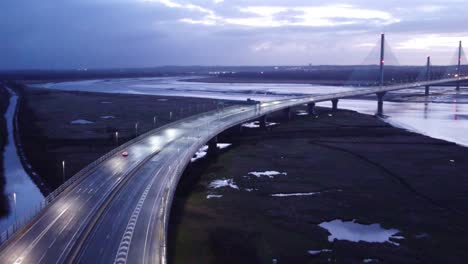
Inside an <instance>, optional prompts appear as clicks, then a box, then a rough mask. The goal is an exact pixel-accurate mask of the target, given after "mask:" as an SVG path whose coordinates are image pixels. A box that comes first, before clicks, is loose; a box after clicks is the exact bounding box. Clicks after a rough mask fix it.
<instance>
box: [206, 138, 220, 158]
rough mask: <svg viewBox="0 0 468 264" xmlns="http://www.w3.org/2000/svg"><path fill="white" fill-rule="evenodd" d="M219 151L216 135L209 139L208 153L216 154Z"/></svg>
mask: <svg viewBox="0 0 468 264" xmlns="http://www.w3.org/2000/svg"><path fill="white" fill-rule="evenodd" d="M217 153H218V137H217V136H216V137H214V138H212V139H210V141H208V151H207V154H208V155H211V156H213V155H216V154H217Z"/></svg>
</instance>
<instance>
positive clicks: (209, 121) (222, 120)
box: [0, 78, 468, 264]
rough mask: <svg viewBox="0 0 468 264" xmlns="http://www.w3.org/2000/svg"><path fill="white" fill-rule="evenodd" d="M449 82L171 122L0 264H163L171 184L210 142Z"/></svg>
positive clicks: (13, 244)
mask: <svg viewBox="0 0 468 264" xmlns="http://www.w3.org/2000/svg"><path fill="white" fill-rule="evenodd" d="M463 79H468V78H463ZM463 79H462V80H463ZM453 81H456V79H450V80H444V81H432V82H430V83H428V82H419V83H414V84H410V85H408V84H406V85H398V86H390V87H375V88H366V89H358V90H356V91H352V92H345V93H338V94H330V95H321V96H315V97H314V96H307V97H300V98H294V99H286V100H281V101H274V102H266V103H262V104H260V105H248V106H234V107H229V108H226V109H224V110H221V111H218V112H208V113H206V114H204V115H198V116H195V117H193V118H191V119H188V120H186V121H185V122H182V123H180V122H176V123H174V124H173V125H169V126H167V127H165V128H164V129H163V130H158V131H155V132H154V133H151V134H150V135H149V136H147V137H146V138H144V139H143V140H141V141H139V142H136V143H134V144H132V145H131V146H129V147H128V148H127V149H126V151H127V152H128V153H129V156H128V157H126V158H125V157H122V156H121V155H120V154H119V153H118V154H116V155H114V156H113V157H111V158H109V159H107V160H105V161H104V162H102V163H100V164H99V165H97V166H96V168H94V169H93V170H92V171H90V172H89V173H88V174H87V175H86V176H85V177H84V178H83V180H82V181H81V182H80V183H79V184H77V185H75V186H72V187H70V188H69V189H68V190H66V191H65V192H64V193H62V194H61V195H59V196H58V197H57V198H56V199H55V201H54V202H52V203H51V204H50V206H49V207H47V208H45V209H44V210H43V212H42V215H41V216H40V217H39V218H38V219H37V220H36V221H35V222H34V223H33V224H32V225H31V226H30V227H28V228H27V229H26V230H23V231H22V232H19V233H17V234H16V235H15V236H13V237H12V238H11V239H10V240H9V241H8V242H7V243H6V244H5V245H3V246H2V248H1V249H2V250H1V252H0V263H16V264H20V263H67V262H80V263H112V262H114V263H127V262H128V263H165V260H166V257H165V256H166V255H165V254H166V235H167V233H166V231H167V222H168V219H167V218H168V216H169V214H170V212H169V210H170V206H171V203H172V197H173V194H174V192H175V189H176V186H177V182H178V180H179V177H180V175H181V174H182V172H183V171H184V169H185V166H186V165H187V164H189V162H190V159H191V158H192V156H193V155H194V153H195V152H196V151H197V150H198V149H199V148H200V147H201V146H203V145H204V144H206V142H207V141H209V140H210V139H211V138H212V137H214V136H216V135H217V134H219V133H220V132H222V131H224V130H226V129H227V128H230V127H232V126H235V125H238V124H241V123H243V122H246V121H249V120H252V119H256V118H259V117H261V116H263V115H266V114H268V113H271V112H275V111H278V110H282V109H285V108H287V107H292V106H297V105H301V104H304V103H309V102H321V101H328V100H331V99H340V98H347V97H353V96H359V95H366V94H372V93H376V92H383V91H394V90H402V89H407V88H414V87H418V86H424V85H426V84H432V85H435V84H440V83H446V82H453Z"/></svg>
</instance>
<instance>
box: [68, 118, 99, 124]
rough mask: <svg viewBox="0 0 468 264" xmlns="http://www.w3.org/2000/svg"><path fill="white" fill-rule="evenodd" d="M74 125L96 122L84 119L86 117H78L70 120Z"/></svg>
mask: <svg viewBox="0 0 468 264" xmlns="http://www.w3.org/2000/svg"><path fill="white" fill-rule="evenodd" d="M70 124H72V125H89V124H94V122H92V121H89V120H84V119H77V120H73V121H71V122H70Z"/></svg>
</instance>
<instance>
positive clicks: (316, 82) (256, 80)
mask: <svg viewBox="0 0 468 264" xmlns="http://www.w3.org/2000/svg"><path fill="white" fill-rule="evenodd" d="M180 81H184V82H196V83H232V84H234V83H259V84H261V83H264V84H309V85H324V86H352V85H358V84H359V83H358V82H357V81H347V80H345V81H343V80H312V79H303V80H302V79H262V78H240V77H236V78H226V77H224V78H223V77H203V78H188V79H181V80H180ZM464 85H468V84H467V83H465V84H464ZM366 86H372V85H361V87H366ZM437 86H455V84H439V85H437Z"/></svg>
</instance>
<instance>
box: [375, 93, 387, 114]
mask: <svg viewBox="0 0 468 264" xmlns="http://www.w3.org/2000/svg"><path fill="white" fill-rule="evenodd" d="M386 93H387V92H380V93H377V115H378V116H382V115H383V98H384V96H385V94H386Z"/></svg>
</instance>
